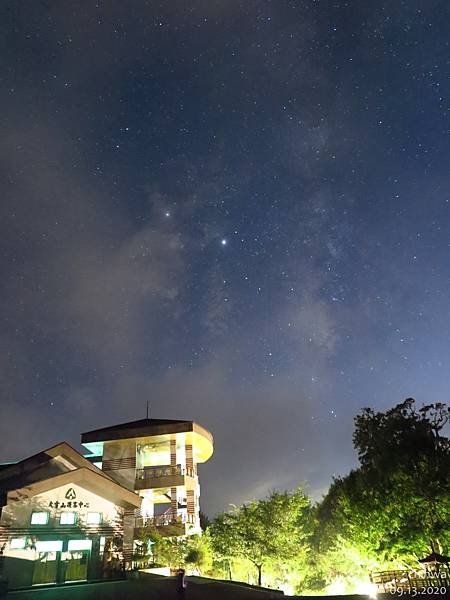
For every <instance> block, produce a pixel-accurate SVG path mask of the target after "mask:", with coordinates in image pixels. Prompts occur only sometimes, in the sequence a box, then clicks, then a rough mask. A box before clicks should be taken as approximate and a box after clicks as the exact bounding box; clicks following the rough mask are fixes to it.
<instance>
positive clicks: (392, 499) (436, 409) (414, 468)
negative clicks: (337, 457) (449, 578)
mask: <svg viewBox="0 0 450 600" xmlns="http://www.w3.org/2000/svg"><path fill="white" fill-rule="evenodd" d="M449 419H450V411H449V408H448V406H446V405H445V404H432V405H427V406H424V407H422V408H421V409H419V410H417V409H416V407H415V402H414V400H413V399H412V398H408V399H407V400H405V401H404V402H403V403H401V404H399V405H397V406H395V407H394V408H392V409H390V410H388V411H386V412H385V413H383V412H375V411H373V410H372V409H369V408H366V409H364V410H363V411H362V412H361V413H360V414H359V415H357V417H356V418H355V432H354V435H353V441H354V445H355V448H356V450H357V452H358V457H359V460H360V467H359V468H358V469H355V470H353V471H351V472H350V473H349V475H347V476H346V477H343V478H337V479H335V480H334V481H333V484H332V485H331V487H330V489H329V491H328V493H327V495H326V496H325V498H324V499H323V501H322V502H321V503H320V505H319V506H318V507H317V508H316V510H315V517H316V527H315V535H314V539H313V546H314V550H315V556H316V557H318V559H317V564H316V567H317V568H316V570H315V575H316V584H317V585H320V579H322V583H324V582H325V583H326V580H327V578H328V579H329V578H330V576H331V573H330V570H329V569H328V567H327V566H326V565H327V564H328V563H329V560H328V559H329V558H330V557H332V556H333V555H334V556H338V555H339V556H340V557H343V556H344V555H345V556H347V557H348V558H351V557H352V556H353V559H352V560H354V565H353V566H351V562H352V561H351V560H350V562H345V561H340V559H339V558H338V559H337V561H336V562H334V563H333V564H334V565H335V567H337V569H336V570H337V571H338V573H337V574H339V575H342V572H344V573H345V572H346V573H347V574H348V573H350V572H356V571H357V570H358V569H359V571H361V567H362V568H363V569H362V570H363V571H366V572H367V571H369V570H376V567H377V566H378V568H380V569H381V568H384V567H386V566H387V564H389V563H391V566H393V565H396V566H399V567H400V566H413V567H417V558H420V555H422V556H423V555H424V554H427V553H428V552H429V550H430V545H431V546H432V547H433V548H435V549H436V550H437V551H439V550H442V549H443V548H446V549H447V551H448V548H449V543H450V535H449V531H448V522H449V518H450V445H449V440H448V438H446V437H445V436H444V435H443V430H444V428H445V426H446V425H447V424H448V423H449ZM343 548H346V549H347V550H346V551H345V552H344V551H343V550H342V549H343ZM327 561H328V563H327ZM319 563H320V567H318V564H319ZM327 569H328V570H327ZM318 573H319V576H318ZM320 573H321V575H320ZM335 575H336V573H335Z"/></svg>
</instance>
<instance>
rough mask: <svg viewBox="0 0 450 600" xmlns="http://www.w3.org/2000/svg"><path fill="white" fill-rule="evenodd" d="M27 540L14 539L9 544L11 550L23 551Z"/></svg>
mask: <svg viewBox="0 0 450 600" xmlns="http://www.w3.org/2000/svg"><path fill="white" fill-rule="evenodd" d="M26 541H27V540H26V538H12V540H11V541H10V542H9V547H10V548H11V550H23V549H24V548H25V546H26Z"/></svg>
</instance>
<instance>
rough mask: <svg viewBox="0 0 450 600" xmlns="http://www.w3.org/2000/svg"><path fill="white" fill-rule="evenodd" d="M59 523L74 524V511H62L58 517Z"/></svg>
mask: <svg viewBox="0 0 450 600" xmlns="http://www.w3.org/2000/svg"><path fill="white" fill-rule="evenodd" d="M59 522H60V524H61V525H75V513H74V512H63V513H61V516H60V517H59Z"/></svg>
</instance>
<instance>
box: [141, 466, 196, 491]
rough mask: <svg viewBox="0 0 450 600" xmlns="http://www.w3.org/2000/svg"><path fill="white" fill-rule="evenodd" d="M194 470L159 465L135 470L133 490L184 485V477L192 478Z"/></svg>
mask: <svg viewBox="0 0 450 600" xmlns="http://www.w3.org/2000/svg"><path fill="white" fill-rule="evenodd" d="M195 476H196V473H195V469H194V468H192V467H186V466H184V465H176V466H171V465H161V466H157V467H144V468H143V469H136V481H135V486H134V487H135V489H137V490H138V489H140V490H142V489H148V488H159V487H176V486H179V485H185V484H186V477H191V478H194V477H195Z"/></svg>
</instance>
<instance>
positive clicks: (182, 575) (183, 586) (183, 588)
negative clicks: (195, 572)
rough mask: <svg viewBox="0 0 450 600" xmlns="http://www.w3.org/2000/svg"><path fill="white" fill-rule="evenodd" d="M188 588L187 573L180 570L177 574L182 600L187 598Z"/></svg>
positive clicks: (178, 588) (178, 589)
mask: <svg viewBox="0 0 450 600" xmlns="http://www.w3.org/2000/svg"><path fill="white" fill-rule="evenodd" d="M186 587H187V581H186V572H185V570H184V569H178V573H177V591H178V595H179V597H180V598H184V597H185V592H186Z"/></svg>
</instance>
